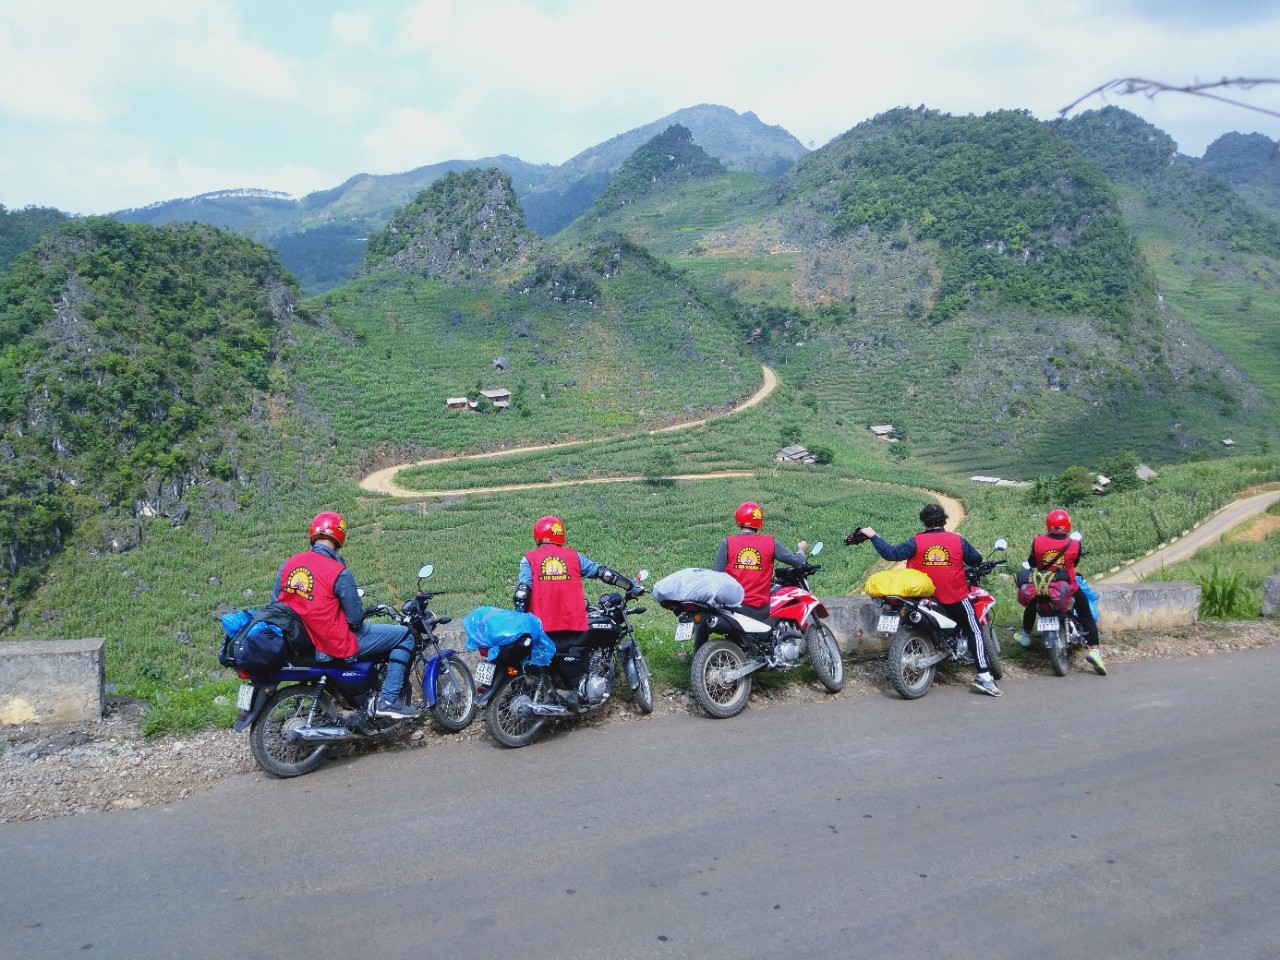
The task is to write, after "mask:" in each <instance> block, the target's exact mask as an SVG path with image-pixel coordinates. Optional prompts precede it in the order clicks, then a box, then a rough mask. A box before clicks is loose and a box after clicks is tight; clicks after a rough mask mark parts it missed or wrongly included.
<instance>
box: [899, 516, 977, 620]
mask: <svg viewBox="0 0 1280 960" xmlns="http://www.w3.org/2000/svg"><path fill="white" fill-rule="evenodd" d="M907 569H908V570H919V571H921V572H922V573H925V574H927V575H928V577H929V579H930V580H932V581H933V596H934V598H935V599H936V600H937V601H938V602H939V603H959V602H960V601H961V600H963V599H964V598H965V597H967V596H968V595H969V582H968V581H967V580H966V579H965V576H964V540H963V538H962V537H961V536H960V534H958V533H948V532H947V531H945V530H934V531H932V532H925V533H917V534H916V555H915V556H914V557H912V558H911V559H910V560H908V561H907Z"/></svg>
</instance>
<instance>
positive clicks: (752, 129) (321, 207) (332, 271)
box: [113, 104, 808, 293]
mask: <svg viewBox="0 0 1280 960" xmlns="http://www.w3.org/2000/svg"><path fill="white" fill-rule="evenodd" d="M673 124H678V125H682V126H684V127H685V128H687V129H688V130H690V131H691V133H692V135H693V140H694V142H695V143H697V144H698V145H699V146H700V147H702V148H703V149H704V150H705V151H706V152H707V154H708V155H710V156H712V157H715V158H716V159H717V160H719V161H720V162H721V163H723V164H724V165H725V166H726V167H727V168H728V169H730V170H751V171H753V172H757V173H760V174H761V175H763V176H768V177H776V176H778V175H780V174H781V173H782V172H783V171H785V170H786V169H788V168H789V167H790V166H791V165H792V164H793V163H794V162H795V161H796V160H797V159H799V158H800V157H801V156H803V155H804V154H805V153H807V152H808V151H807V150H806V148H805V147H804V145H803V144H801V143H800V141H799V140H797V139H796V138H795V137H794V136H792V135H791V134H790V133H787V131H785V130H783V129H782V128H781V127H777V126H768V125H766V124H764V123H762V122H761V121H760V119H759V118H758V117H757V116H756V115H755V114H754V113H751V112H750V111H748V112H747V113H744V114H738V113H736V112H734V111H733V110H731V109H729V108H728V107H720V106H713V105H711V104H702V105H699V106H696V107H688V108H685V109H683V110H678V111H676V112H675V113H673V114H670V115H669V116H667V117H663V118H661V119H659V120H655V121H653V122H652V123H648V124H645V125H644V126H642V127H637V128H635V129H633V130H629V131H627V132H626V133H622V134H619V135H618V136H616V137H613V138H611V139H610V140H608V141H606V142H604V143H602V144H598V145H596V146H594V147H590V148H588V149H587V150H584V151H582V152H581V153H579V154H577V155H576V156H574V157H573V158H571V159H570V160H567V161H566V162H565V163H563V164H561V165H560V166H558V167H557V166H552V165H550V164H532V163H526V162H525V161H523V160H520V159H519V158H517V157H512V156H509V155H506V154H503V155H500V156H497V157H484V158H481V159H478V160H449V161H445V162H442V163H435V164H429V165H427V166H423V167H417V168H415V169H413V170H408V171H405V172H403V173H395V174H367V173H361V174H356V175H355V176H353V177H351V178H349V179H347V180H346V181H344V182H343V183H341V184H339V185H338V186H336V187H332V188H330V189H327V190H318V191H315V192H313V193H309V194H307V195H306V196H305V197H302V198H300V199H297V200H295V199H292V198H289V197H288V196H287V195H284V194H278V193H274V192H272V191H266V190H257V189H248V188H246V189H243V190H219V191H214V192H211V193H207V194H201V195H200V196H197V197H187V198H180V199H174V200H161V201H157V202H155V203H151V204H147V205H146V206H145V207H137V208H133V209H129V210H121V211H118V212H117V213H115V214H113V216H115V217H116V218H117V219H119V220H124V221H126V222H130V223H150V224H153V225H157V226H158V225H161V224H165V223H173V222H191V221H195V222H198V223H208V224H210V225H212V226H216V227H221V228H223V229H224V230H232V231H234V232H236V233H241V234H244V235H246V236H251V237H253V238H255V239H257V240H261V241H263V242H265V243H268V244H270V245H271V246H274V247H275V248H276V249H277V250H279V251H280V255H281V262H282V263H283V264H284V265H285V266H286V267H288V268H289V269H290V270H292V271H293V272H294V273H295V275H297V276H298V278H299V280H300V281H301V282H302V284H303V288H304V289H305V290H307V291H308V292H312V293H315V292H318V291H320V290H324V289H328V288H329V287H332V286H334V285H335V284H337V283H340V282H342V281H343V280H346V279H349V278H350V277H351V276H352V275H353V274H354V272H355V269H356V267H357V266H358V264H359V263H360V259H361V255H362V252H363V245H364V242H365V239H366V238H367V237H368V236H369V235H370V234H371V233H373V232H375V231H377V230H380V229H381V228H382V227H383V226H385V225H386V223H387V222H388V221H389V220H390V219H391V217H392V216H393V215H394V213H395V212H396V211H397V210H398V209H400V208H401V207H403V206H404V205H405V204H407V203H409V202H410V201H411V200H413V199H414V198H415V197H417V196H418V195H419V194H420V193H421V192H422V191H423V190H425V189H427V187H429V186H430V185H431V184H432V183H433V182H434V181H435V180H437V179H439V178H440V177H443V176H445V175H446V174H449V173H461V172H462V171H464V170H469V169H488V168H494V169H497V170H501V171H502V172H503V173H505V174H507V175H508V176H509V177H510V178H511V183H512V187H513V189H514V190H515V193H516V196H517V198H518V200H519V202H520V204H521V207H522V208H523V210H524V216H525V221H526V222H527V223H528V225H529V227H530V228H531V229H533V230H534V232H536V233H538V234H539V235H541V236H549V235H551V234H553V233H555V232H557V231H558V230H560V229H562V228H563V227H564V226H566V225H567V224H568V223H570V222H571V221H572V220H573V219H575V218H576V217H577V216H579V215H580V214H581V213H582V212H583V211H585V210H587V209H588V208H589V207H590V206H591V205H592V204H593V203H594V202H595V200H596V198H597V197H599V196H600V194H601V193H602V192H603V191H604V189H605V187H606V186H607V185H608V183H609V180H610V179H611V178H612V176H613V174H614V172H615V171H616V170H617V169H618V168H619V167H621V166H622V164H623V163H624V162H625V161H626V159H627V158H628V157H629V156H630V155H631V154H632V153H633V152H634V151H635V150H636V148H638V147H640V146H641V145H643V144H644V143H645V142H646V141H648V140H649V139H651V138H652V137H653V136H655V135H657V134H660V133H661V132H662V131H664V130H666V129H667V128H668V127H669V126H672V125H673Z"/></svg>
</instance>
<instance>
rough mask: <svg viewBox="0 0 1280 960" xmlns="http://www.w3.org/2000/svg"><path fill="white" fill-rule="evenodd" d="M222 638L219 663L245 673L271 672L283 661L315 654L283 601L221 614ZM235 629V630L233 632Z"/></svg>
mask: <svg viewBox="0 0 1280 960" xmlns="http://www.w3.org/2000/svg"><path fill="white" fill-rule="evenodd" d="M222 623H223V632H224V634H225V639H224V640H223V643H222V651H221V652H220V653H219V654H218V662H219V663H221V664H222V665H223V666H224V667H232V668H234V669H236V670H243V671H245V672H246V673H273V672H275V671H276V670H279V669H280V668H281V667H283V666H284V665H285V664H287V663H290V662H296V661H298V660H304V659H310V658H312V657H314V656H315V646H314V645H313V644H312V643H311V637H310V635H309V634H308V633H307V628H306V627H305V626H303V624H302V620H301V618H300V617H299V616H298V615H297V614H296V613H295V612H294V611H293V609H292V608H291V607H289V606H288V605H287V604H283V603H279V602H276V603H270V604H268V605H267V606H265V607H263V608H262V609H261V610H238V611H235V612H234V613H230V614H225V615H224V616H223V617H222ZM233 631H234V632H233Z"/></svg>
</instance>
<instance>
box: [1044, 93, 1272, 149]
mask: <svg viewBox="0 0 1280 960" xmlns="http://www.w3.org/2000/svg"><path fill="white" fill-rule="evenodd" d="M1264 84H1280V80H1277V79H1273V78H1270V77H1256V78H1251V77H1234V78H1227V77H1223V78H1222V79H1221V80H1213V81H1210V82H1208V83H1191V84H1186V85H1183V86H1178V85H1175V84H1171V83H1161V82H1160V81H1159V80H1147V79H1145V78H1143V77H1122V78H1121V79H1119V80H1109V81H1107V82H1106V83H1104V84H1103V85H1102V86H1100V87H1094V88H1093V89H1092V90H1090V91H1089V92H1088V93H1086V94H1085V95H1084V96H1083V97H1080V98H1078V99H1076V100H1073V101H1071V103H1069V104H1067V105H1066V106H1065V107H1063V108H1062V109H1061V110H1059V111H1058V119H1057V120H1055V121H1053V125H1054V126H1055V127H1056V126H1057V125H1058V124H1059V123H1061V122H1062V121H1063V120H1065V119H1066V116H1067V114H1068V113H1070V112H1071V111H1072V110H1074V109H1075V108H1076V107H1078V106H1079V105H1080V104H1081V103H1083V102H1084V101H1086V100H1088V99H1089V98H1090V97H1096V96H1102V95H1104V94H1106V93H1107V92H1108V91H1111V92H1115V93H1121V94H1131V93H1141V94H1142V95H1144V96H1145V97H1146V98H1147V99H1148V100H1151V99H1154V98H1155V96H1156V94H1158V93H1189V94H1191V95H1192V96H1194V97H1206V98H1207V99H1209V100H1217V101H1219V102H1220V103H1229V104H1231V106H1233V107H1243V108H1244V109H1246V110H1252V111H1254V112H1255V113H1265V114H1266V115H1267V116H1270V117H1278V118H1280V111H1277V110H1268V109H1267V108H1266V107H1259V106H1257V105H1256V104H1252V103H1245V102H1244V101H1241V100H1233V99H1231V98H1230V97H1224V96H1222V95H1221V94H1218V93H1212V92H1211V91H1213V90H1220V89H1223V88H1227V89H1233V88H1234V89H1237V90H1252V89H1254V88H1255V87H1260V86H1262V85H1264ZM1275 149H1276V150H1280V140H1277V141H1276V147H1275Z"/></svg>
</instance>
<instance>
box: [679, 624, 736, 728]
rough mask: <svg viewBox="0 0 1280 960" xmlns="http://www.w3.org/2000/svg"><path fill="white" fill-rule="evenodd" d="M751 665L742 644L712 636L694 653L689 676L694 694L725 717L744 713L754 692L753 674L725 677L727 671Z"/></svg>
mask: <svg viewBox="0 0 1280 960" xmlns="http://www.w3.org/2000/svg"><path fill="white" fill-rule="evenodd" d="M746 665H747V656H746V654H745V653H743V652H742V648H741V647H739V646H738V645H737V644H736V643H732V642H730V641H728V640H708V641H707V642H706V643H704V644H703V645H702V646H701V647H699V648H698V652H697V653H695V654H694V655H693V663H692V664H691V665H690V667H689V680H690V684H691V686H692V687H693V698H694V699H695V700H697V701H698V706H700V707H702V709H703V710H705V711H706V712H707V713H708V714H709V715H710V716H712V717H715V718H716V719H717V720H725V719H728V718H729V717H732V716H736V715H737V714H739V713H741V712H742V711H743V709H744V708H745V707H746V705H747V699H748V698H749V697H750V696H751V675H750V674H747V675H746V676H745V677H739V678H738V679H737V680H725V679H724V675H725V674H726V673H730V672H732V671H734V670H737V669H739V668H741V667H744V666H746Z"/></svg>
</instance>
